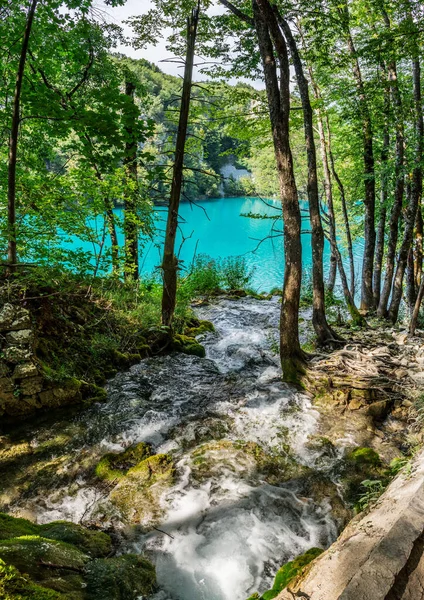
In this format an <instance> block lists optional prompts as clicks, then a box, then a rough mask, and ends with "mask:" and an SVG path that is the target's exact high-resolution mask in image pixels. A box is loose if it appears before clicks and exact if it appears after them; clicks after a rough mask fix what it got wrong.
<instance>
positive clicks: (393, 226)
mask: <svg viewBox="0 0 424 600" xmlns="http://www.w3.org/2000/svg"><path fill="white" fill-rule="evenodd" d="M387 70H388V74H389V82H390V88H391V93H392V99H393V105H394V108H395V114H396V164H395V178H396V181H395V194H394V200H393V206H392V210H391V211H390V221H389V238H388V241H387V253H386V271H385V276H384V284H383V289H382V291H381V296H380V302H379V305H378V309H377V314H378V316H379V317H383V318H385V317H387V305H388V303H389V298H390V294H391V291H392V283H393V273H394V270H395V257H396V247H397V242H398V229H399V218H400V215H401V212H402V202H403V190H404V173H403V162H404V145H405V139H404V138H405V136H404V127H403V115H402V100H401V96H400V91H399V86H398V84H397V71H396V64H395V63H394V62H393V61H392V62H390V63H389V65H388V68H387ZM405 260H406V259H405Z"/></svg>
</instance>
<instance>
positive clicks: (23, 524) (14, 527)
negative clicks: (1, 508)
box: [0, 513, 39, 540]
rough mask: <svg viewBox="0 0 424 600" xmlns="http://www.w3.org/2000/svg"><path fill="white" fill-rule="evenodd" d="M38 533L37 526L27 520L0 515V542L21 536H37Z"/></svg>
mask: <svg viewBox="0 0 424 600" xmlns="http://www.w3.org/2000/svg"><path fill="white" fill-rule="evenodd" d="M38 531H39V529H38V526H37V525H35V523H31V521H28V520H27V519H19V518H16V517H11V516H10V515H6V514H4V513H0V540H7V539H9V538H14V537H21V536H22V535H37V534H38Z"/></svg>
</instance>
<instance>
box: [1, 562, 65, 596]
mask: <svg viewBox="0 0 424 600" xmlns="http://www.w3.org/2000/svg"><path fill="white" fill-rule="evenodd" d="M0 598H2V600H65V596H64V595H63V594H61V593H59V592H56V591H54V590H50V589H48V588H46V587H42V586H40V585H37V584H35V583H33V582H32V581H30V580H29V579H28V578H27V577H25V576H23V575H22V574H21V573H20V572H19V571H18V570H17V569H16V568H15V567H13V566H12V565H7V564H6V563H5V562H4V561H3V560H1V559H0ZM67 598H69V600H71V599H70V597H69V596H67ZM75 598H76V597H75Z"/></svg>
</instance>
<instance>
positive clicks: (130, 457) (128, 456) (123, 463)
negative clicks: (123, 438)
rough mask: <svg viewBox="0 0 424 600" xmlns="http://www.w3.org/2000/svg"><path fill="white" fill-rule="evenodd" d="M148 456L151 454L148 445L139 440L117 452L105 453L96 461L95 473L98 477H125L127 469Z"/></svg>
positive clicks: (108, 478)
mask: <svg viewBox="0 0 424 600" xmlns="http://www.w3.org/2000/svg"><path fill="white" fill-rule="evenodd" d="M149 456H151V448H150V446H149V445H148V444H145V443H144V442H140V443H139V444H137V445H136V446H131V447H130V448H127V449H126V450H125V451H124V452H121V453H119V454H112V453H109V454H105V455H104V456H103V457H102V458H101V460H100V461H99V462H98V463H97V466H96V469H95V473H96V475H97V477H100V479H104V480H105V481H115V480H116V479H120V478H122V477H125V475H126V474H127V472H128V470H129V469H131V468H132V467H135V466H136V465H137V464H138V463H139V462H141V461H143V460H144V459H146V458H148V457H149Z"/></svg>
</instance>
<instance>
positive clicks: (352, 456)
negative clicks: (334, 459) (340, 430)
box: [346, 448, 381, 470]
mask: <svg viewBox="0 0 424 600" xmlns="http://www.w3.org/2000/svg"><path fill="white" fill-rule="evenodd" d="M346 461H347V462H348V463H349V464H350V465H352V466H353V467H354V468H355V469H357V470H358V469H360V470H362V469H363V468H364V467H380V466H381V458H380V456H379V455H378V453H377V452H376V451H375V450H373V449H372V448H355V449H354V450H352V451H351V452H349V453H348V454H347V455H346Z"/></svg>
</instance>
